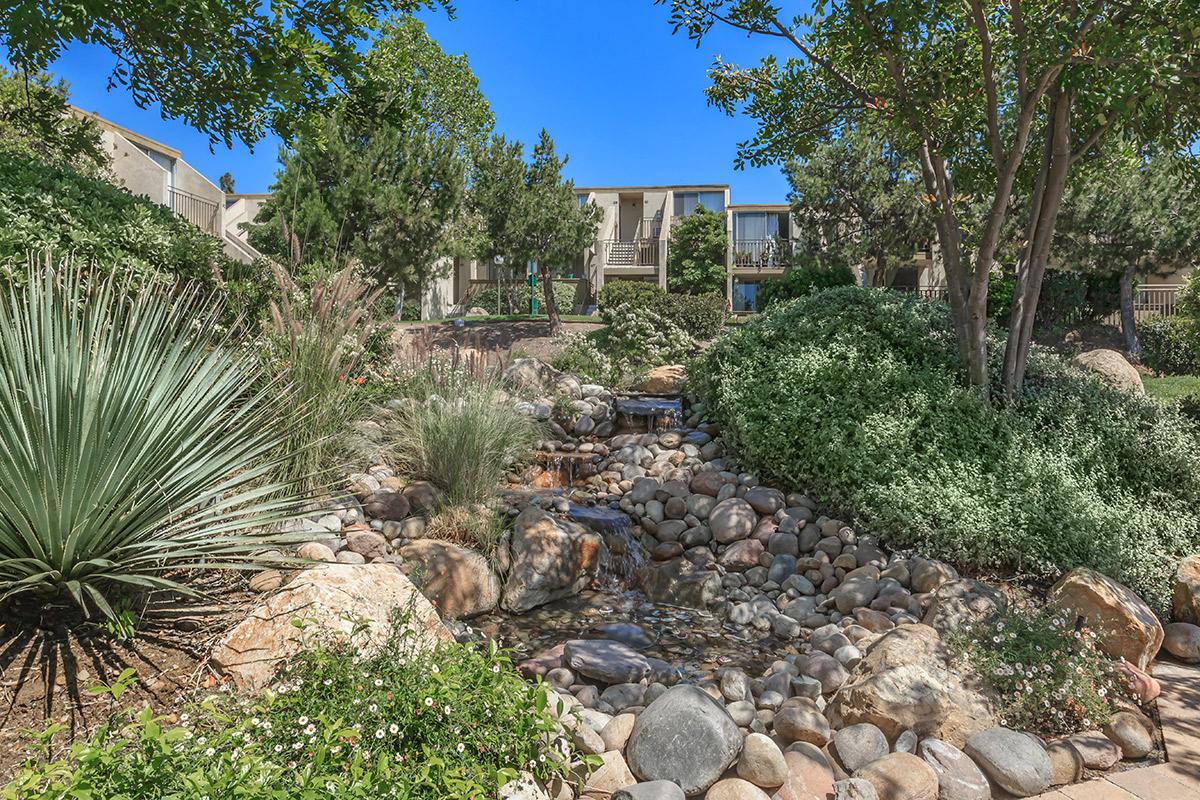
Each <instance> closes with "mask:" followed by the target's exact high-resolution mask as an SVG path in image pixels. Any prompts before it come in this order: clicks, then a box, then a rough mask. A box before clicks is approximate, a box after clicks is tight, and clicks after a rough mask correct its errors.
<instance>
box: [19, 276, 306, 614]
mask: <svg viewBox="0 0 1200 800" xmlns="http://www.w3.org/2000/svg"><path fill="white" fill-rule="evenodd" d="M220 316H221V307H220V304H219V303H214V302H212V301H210V300H209V299H208V298H207V297H205V296H203V295H201V294H198V293H197V292H196V291H192V290H183V291H174V290H167V289H156V288H142V289H138V290H131V289H130V287H129V286H127V285H124V284H121V283H119V282H117V281H115V280H113V279H108V280H102V281H97V282H91V281H89V280H87V279H86V278H85V277H84V276H83V275H82V274H81V273H78V272H66V273H62V274H56V273H53V272H51V271H46V272H45V273H43V274H41V275H38V276H35V277H33V278H32V279H31V280H30V281H29V282H28V285H27V286H25V287H14V286H11V285H10V286H9V287H8V288H7V289H6V290H5V291H4V293H3V296H2V300H0V419H3V421H4V422H3V424H0V453H2V454H3V455H2V457H0V600H8V599H12V598H17V597H24V598H35V599H37V600H39V601H42V602H54V601H55V600H57V599H58V598H59V597H61V596H66V597H68V598H70V599H71V600H72V601H73V602H74V603H75V604H77V605H78V606H79V607H80V608H82V609H83V610H84V611H85V612H87V613H89V614H94V613H96V612H99V613H100V614H101V615H104V616H106V617H112V616H113V615H114V612H113V605H114V603H115V601H116V599H117V597H118V596H119V595H121V594H122V593H124V592H128V591H130V590H145V589H172V590H176V591H180V592H184V593H189V592H192V590H191V589H190V588H189V586H188V585H187V583H186V582H185V581H184V580H183V579H182V578H181V577H180V575H181V570H187V569H191V568H206V569H211V568H251V567H253V566H255V564H256V561H257V558H258V556H257V554H258V553H259V552H261V551H263V550H265V549H267V548H268V547H270V546H272V545H273V544H275V543H277V541H278V537H276V536H274V535H269V534H267V533H265V532H264V531H266V530H269V529H271V528H272V527H273V526H276V525H277V523H279V522H280V521H282V520H284V519H287V518H289V517H292V516H294V515H295V513H296V512H297V509H298V507H299V506H300V504H301V502H302V500H303V498H302V495H301V493H300V490H299V487H298V485H297V484H296V483H295V482H294V481H288V480H282V481H279V480H273V479H272V477H271V476H272V475H273V474H274V473H275V472H276V469H277V467H278V466H279V463H278V460H279V455H278V450H279V444H280V442H281V441H283V440H285V439H286V437H287V436H288V434H289V431H290V429H291V426H292V423H291V422H289V421H288V420H287V419H286V418H285V417H284V415H283V408H282V406H281V402H280V399H279V395H280V387H279V386H278V385H276V384H274V383H272V382H270V381H268V380H266V379H265V378H264V376H263V374H262V372H261V370H260V368H259V367H258V365H257V364H256V362H255V361H254V360H253V359H250V358H247V357H245V356H244V355H242V354H240V353H239V352H237V350H236V349H235V348H234V347H232V346H231V344H230V343H229V342H228V341H226V340H225V339H223V338H222V337H221V336H220V335H219V334H216V333H214V331H216V330H218V329H219V326H218V325H217V322H218V321H219V319H220Z"/></svg>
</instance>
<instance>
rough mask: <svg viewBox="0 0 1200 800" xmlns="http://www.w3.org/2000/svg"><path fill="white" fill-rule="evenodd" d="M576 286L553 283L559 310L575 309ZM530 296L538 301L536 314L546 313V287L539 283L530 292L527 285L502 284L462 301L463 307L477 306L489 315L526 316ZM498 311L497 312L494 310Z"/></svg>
mask: <svg viewBox="0 0 1200 800" xmlns="http://www.w3.org/2000/svg"><path fill="white" fill-rule="evenodd" d="M576 291H577V285H576V284H575V283H571V282H568V281H555V282H554V302H555V304H556V307H557V308H559V309H567V310H570V309H572V308H574V307H575V293H576ZM530 296H533V297H536V298H537V301H538V313H539V314H545V313H546V286H545V284H543V283H541V282H539V283H538V285H537V288H535V289H533V290H530V288H529V284H528V283H517V282H515V281H514V282H511V283H506V284H502V285H501V286H500V287H499V288H497V287H495V286H489V287H487V288H486V289H481V290H480V291H478V292H477V293H475V294H472V295H471V296H470V297H469V298H468V299H467V300H465V301H463V306H464V307H466V308H470V307H471V306H479V307H480V308H482V309H483V310H485V311H487V312H488V313H489V314H497V313H499V314H528V313H530V312H529V309H530V304H529V300H530ZM497 308H499V309H500V310H499V311H497V310H496V309H497Z"/></svg>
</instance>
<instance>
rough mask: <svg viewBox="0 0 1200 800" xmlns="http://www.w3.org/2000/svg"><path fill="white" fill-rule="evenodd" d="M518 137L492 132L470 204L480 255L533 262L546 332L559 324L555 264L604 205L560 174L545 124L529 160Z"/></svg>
mask: <svg viewBox="0 0 1200 800" xmlns="http://www.w3.org/2000/svg"><path fill="white" fill-rule="evenodd" d="M523 154H524V148H523V147H522V146H521V144H520V143H519V142H509V141H507V140H506V139H504V138H503V137H496V138H494V139H493V140H492V143H491V144H490V146H489V147H488V148H487V151H486V152H485V153H484V154H483V155H482V156H481V157H480V159H479V161H478V163H477V170H476V175H475V180H474V185H473V187H472V192H471V198H472V206H473V208H474V210H475V213H476V215H477V217H478V219H479V221H480V224H481V226H482V228H483V230H484V232H485V243H484V244H483V245H482V246H481V248H480V252H479V255H480V256H481V257H484V258H492V257H495V256H502V257H503V258H504V259H505V260H506V261H508V262H510V263H512V264H514V265H522V264H527V263H536V264H537V268H538V280H539V281H540V282H541V284H542V286H543V287H544V293H545V296H546V315H547V316H548V317H549V319H550V335H551V336H555V335H557V334H558V333H559V331H560V330H562V320H561V318H560V316H559V312H558V304H557V303H556V302H555V298H554V286H553V283H552V281H553V278H554V273H555V270H556V269H558V268H560V267H562V266H565V265H567V264H569V263H571V262H572V261H574V260H575V258H576V257H577V256H578V255H579V254H580V253H581V252H582V251H583V250H584V248H586V247H587V246H588V245H590V244H591V243H592V242H593V241H595V238H596V231H597V229H598V228H599V226H600V220H601V217H602V216H603V211H602V210H601V209H600V207H599V206H596V205H595V204H593V203H582V204H581V203H580V202H579V200H578V198H577V197H576V195H575V184H574V182H573V181H570V180H563V177H562V169H563V166H564V165H565V164H566V162H567V160H566V159H565V158H559V157H558V155H557V154H556V153H555V152H554V140H553V139H551V138H550V134H549V133H547V132H546V131H545V130H543V131H542V134H541V138H540V139H539V140H538V144H537V146H536V147H534V148H533V152H532V153H531V154H530V159H529V162H528V163H525V161H524V157H523Z"/></svg>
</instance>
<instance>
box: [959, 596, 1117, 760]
mask: <svg viewBox="0 0 1200 800" xmlns="http://www.w3.org/2000/svg"><path fill="white" fill-rule="evenodd" d="M949 641H950V645H951V647H952V648H954V650H955V651H956V653H957V655H958V658H959V660H960V661H961V662H962V663H963V664H964V665H965V666H967V667H969V668H970V669H971V670H972V671H974V672H975V673H977V674H978V675H979V676H980V677H981V678H982V679H983V680H984V682H985V683H986V684H987V686H988V687H989V688H990V689H991V691H992V693H993V697H994V699H995V700H996V705H997V710H998V711H999V713H1000V724H1002V725H1005V726H1007V727H1012V728H1018V729H1021V730H1030V731H1036V732H1038V733H1041V734H1045V735H1050V736H1055V735H1060V734H1071V733H1076V732H1078V731H1084V730H1094V729H1096V728H1099V727H1101V726H1103V725H1104V724H1106V723H1107V722H1108V720H1109V717H1110V716H1111V715H1112V712H1113V710H1114V709H1115V703H1116V701H1117V700H1118V699H1120V698H1122V697H1125V690H1124V689H1123V688H1122V684H1121V681H1120V680H1119V676H1118V672H1117V664H1116V662H1114V661H1112V660H1111V659H1109V658H1108V657H1107V656H1106V655H1104V654H1103V653H1101V652H1100V650H1099V649H1098V648H1097V646H1096V632H1095V631H1093V630H1091V629H1090V628H1087V627H1084V626H1078V627H1077V626H1076V623H1075V620H1074V618H1073V617H1071V616H1070V615H1065V614H1063V613H1062V612H1060V611H1058V610H1057V609H1053V608H1049V607H1047V608H1043V609H1041V610H1037V611H1031V610H1023V611H1017V612H1012V613H1006V614H1002V615H1000V616H998V617H992V618H989V619H987V620H983V621H980V622H977V623H974V624H970V625H966V626H964V627H962V628H959V629H958V630H956V631H955V632H954V633H953V634H952V635H951V636H950V639H949Z"/></svg>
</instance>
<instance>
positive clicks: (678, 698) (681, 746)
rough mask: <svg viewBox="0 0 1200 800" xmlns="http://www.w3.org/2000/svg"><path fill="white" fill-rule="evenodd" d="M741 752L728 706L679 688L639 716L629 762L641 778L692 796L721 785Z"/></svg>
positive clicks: (691, 689)
mask: <svg viewBox="0 0 1200 800" xmlns="http://www.w3.org/2000/svg"><path fill="white" fill-rule="evenodd" d="M741 750H742V734H741V732H739V731H738V727H737V724H736V723H735V722H734V721H733V719H732V718H731V717H730V716H729V714H728V713H726V711H725V707H724V706H722V705H721V704H720V703H719V702H717V701H716V700H714V699H713V698H711V697H709V696H708V695H707V694H705V693H704V691H703V690H701V689H698V688H697V687H695V686H688V685H680V686H675V687H673V688H671V689H669V690H667V692H666V693H664V694H663V695H662V696H661V697H659V698H658V699H657V700H655V701H654V702H653V703H651V704H650V705H648V706H646V708H645V710H644V711H642V713H641V714H639V715H638V718H637V722H635V723H634V725H633V733H632V734H631V735H630V737H629V744H628V745H627V746H626V749H625V758H626V760H627V761H628V763H629V768H630V770H632V772H633V774H634V775H636V776H637V777H638V779H639V780H642V781H673V782H674V783H677V784H678V785H679V787H680V788H681V789H683V792H684V794H686V795H689V796H690V795H694V794H699V793H701V792H703V791H704V790H706V789H707V788H708V787H710V786H712V785H713V784H714V783H716V782H717V780H718V779H719V778H720V777H721V775H722V773H724V772H725V770H727V769H729V767H730V765H731V764H733V762H734V761H736V760H737V757H738V754H739V753H740V752H741Z"/></svg>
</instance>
